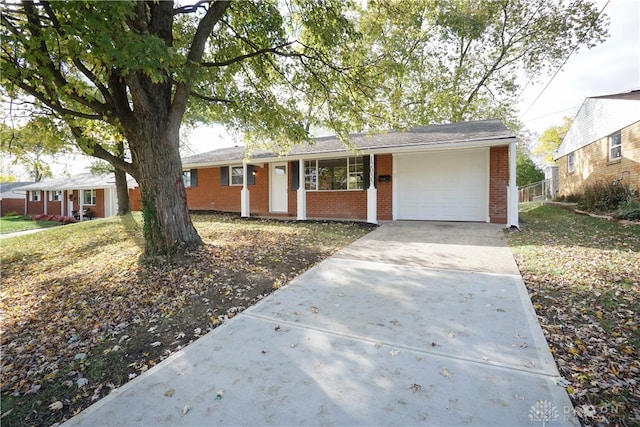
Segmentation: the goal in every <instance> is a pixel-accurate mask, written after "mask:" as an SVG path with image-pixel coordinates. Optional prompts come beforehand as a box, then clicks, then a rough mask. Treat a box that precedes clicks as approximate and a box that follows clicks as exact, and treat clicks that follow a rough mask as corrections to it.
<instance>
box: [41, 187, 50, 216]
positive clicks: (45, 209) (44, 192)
mask: <svg viewBox="0 0 640 427" xmlns="http://www.w3.org/2000/svg"><path fill="white" fill-rule="evenodd" d="M42 193H43V195H42V203H44V212H43V213H44V214H45V215H47V214H48V213H49V212H47V208H48V207H49V206H48V205H49V199H48V198H47V197H48V196H49V192H48V191H47V190H44V191H43V192H42Z"/></svg>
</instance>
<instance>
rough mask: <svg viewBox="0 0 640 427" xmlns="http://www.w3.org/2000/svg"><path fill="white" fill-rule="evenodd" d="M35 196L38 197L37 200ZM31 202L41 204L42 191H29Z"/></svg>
mask: <svg viewBox="0 0 640 427" xmlns="http://www.w3.org/2000/svg"><path fill="white" fill-rule="evenodd" d="M35 195H37V198H36V197H33V196H35ZM29 201H30V202H40V201H42V191H40V190H30V191H29Z"/></svg>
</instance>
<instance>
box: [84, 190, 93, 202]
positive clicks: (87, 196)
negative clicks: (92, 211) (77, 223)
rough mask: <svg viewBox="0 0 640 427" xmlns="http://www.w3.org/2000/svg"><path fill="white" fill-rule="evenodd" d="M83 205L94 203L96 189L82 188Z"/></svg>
mask: <svg viewBox="0 0 640 427" xmlns="http://www.w3.org/2000/svg"><path fill="white" fill-rule="evenodd" d="M83 204H84V205H95V204H96V190H84V199H83Z"/></svg>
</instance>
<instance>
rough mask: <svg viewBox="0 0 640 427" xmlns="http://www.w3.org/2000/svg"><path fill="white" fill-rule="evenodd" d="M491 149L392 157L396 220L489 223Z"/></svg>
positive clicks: (425, 152)
mask: <svg viewBox="0 0 640 427" xmlns="http://www.w3.org/2000/svg"><path fill="white" fill-rule="evenodd" d="M489 155H490V154H489V148H488V147H484V148H479V149H473V150H446V151H442V150H438V151H435V150H434V151H422V152H414V153H410V154H396V155H394V156H393V219H394V220H396V219H407V220H430V221H483V222H489Z"/></svg>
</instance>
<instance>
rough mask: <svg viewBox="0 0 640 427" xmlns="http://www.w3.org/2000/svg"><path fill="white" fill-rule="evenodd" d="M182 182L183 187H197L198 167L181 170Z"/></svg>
mask: <svg viewBox="0 0 640 427" xmlns="http://www.w3.org/2000/svg"><path fill="white" fill-rule="evenodd" d="M182 182H184V186H185V187H187V188H188V187H197V186H198V169H191V170H188V171H184V172H182Z"/></svg>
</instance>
